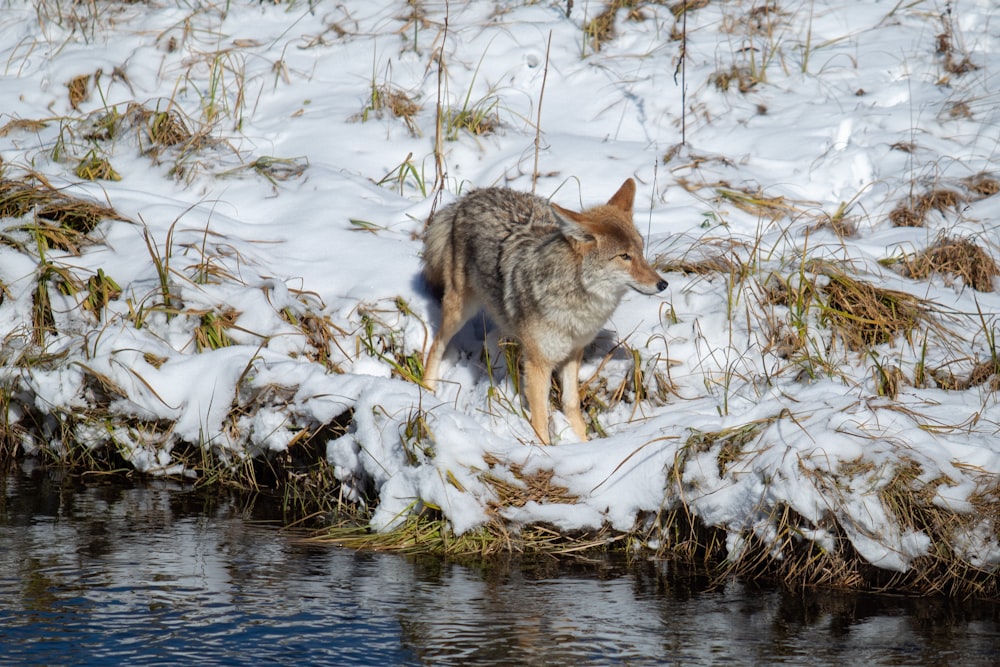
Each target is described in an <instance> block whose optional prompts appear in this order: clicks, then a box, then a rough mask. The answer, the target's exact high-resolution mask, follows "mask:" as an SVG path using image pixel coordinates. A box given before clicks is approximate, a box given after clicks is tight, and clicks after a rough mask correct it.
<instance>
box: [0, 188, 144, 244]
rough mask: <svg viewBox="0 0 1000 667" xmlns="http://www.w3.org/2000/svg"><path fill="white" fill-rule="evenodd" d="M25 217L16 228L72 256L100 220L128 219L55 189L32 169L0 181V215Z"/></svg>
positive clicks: (105, 207)
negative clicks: (29, 218) (29, 219)
mask: <svg viewBox="0 0 1000 667" xmlns="http://www.w3.org/2000/svg"><path fill="white" fill-rule="evenodd" d="M28 216H31V221H30V222H24V223H22V224H21V225H19V226H17V227H15V229H18V230H21V231H24V232H28V233H29V234H31V236H32V237H33V238H34V241H35V243H36V244H40V245H41V247H42V248H43V249H44V248H59V249H61V250H66V251H68V252H70V253H73V254H75V255H78V254H80V249H81V248H82V247H83V246H85V245H88V244H89V243H93V242H94V241H93V239H91V238H90V234H92V233H93V231H94V230H95V229H96V228H97V226H98V225H99V224H100V223H101V222H103V221H105V220H122V221H128V218H126V217H124V216H123V215H121V214H120V213H118V212H117V211H115V210H114V209H113V208H111V207H109V206H103V205H101V204H97V203H95V202H93V201H89V200H86V199H80V198H78V197H73V196H70V195H67V194H65V193H63V192H60V191H59V190H56V189H55V188H54V187H52V186H51V185H50V184H49V183H48V181H47V180H46V179H45V177H44V176H42V175H41V174H37V173H34V172H32V173H30V174H28V175H27V176H25V177H23V178H20V179H10V180H2V181H0V217H4V218H28ZM7 242H13V241H12V240H10V239H7Z"/></svg>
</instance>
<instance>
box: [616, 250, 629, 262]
mask: <svg viewBox="0 0 1000 667" xmlns="http://www.w3.org/2000/svg"><path fill="white" fill-rule="evenodd" d="M618 257H620V258H621V259H624V260H625V261H626V262H631V261H632V255H630V254H628V253H627V252H623V253H622V254H620V255H618Z"/></svg>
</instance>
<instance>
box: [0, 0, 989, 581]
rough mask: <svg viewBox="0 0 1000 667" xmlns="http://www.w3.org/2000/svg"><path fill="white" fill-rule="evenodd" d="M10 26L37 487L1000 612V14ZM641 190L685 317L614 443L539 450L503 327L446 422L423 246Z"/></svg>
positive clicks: (562, 7) (130, 20)
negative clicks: (303, 492)
mask: <svg viewBox="0 0 1000 667" xmlns="http://www.w3.org/2000/svg"><path fill="white" fill-rule="evenodd" d="M0 7H2V8H3V12H2V13H0V36H2V38H3V39H2V40H0V44H2V47H0V54H2V57H0V66H2V68H3V76H2V78H0V110H2V111H0V158H2V164H0V169H2V172H0V175H2V181H0V299H2V303H0V329H2V337H3V338H2V340H3V347H2V351H0V359H2V363H3V365H2V371H0V391H2V405H3V410H4V414H5V419H6V424H5V426H6V427H5V429H4V440H3V442H4V444H3V452H4V454H5V457H6V458H8V459H9V458H12V457H21V456H38V457H43V458H45V459H48V460H53V461H63V462H71V463H75V464H78V465H81V466H84V467H91V468H95V469H109V468H116V467H120V466H125V467H127V468H128V469H132V470H135V471H137V472H139V473H144V474H148V475H171V476H181V477H198V478H200V479H201V480H202V481H218V482H220V483H231V482H239V483H241V484H245V485H253V484H255V483H263V481H264V479H263V478H262V477H261V476H262V475H266V476H267V482H268V483H279V484H282V485H283V486H284V487H285V488H286V489H287V488H290V487H295V488H299V489H301V488H307V489H309V492H310V493H312V494H313V495H314V496H315V497H316V498H324V499H326V501H327V503H328V504H338V505H339V506H340V507H341V508H351V509H352V511H353V512H354V516H361V517H363V521H365V522H367V524H368V525H369V526H370V527H371V528H372V529H374V532H375V533H376V534H377V536H376V539H374V540H373V541H369V542H366V543H367V544H379V545H382V546H385V545H389V544H394V545H397V546H400V545H405V546H408V547H410V548H412V547H414V546H416V547H417V548H428V549H431V548H434V549H440V550H446V551H447V550H450V551H451V552H454V551H456V550H458V551H462V550H471V551H479V552H490V551H496V550H503V549H513V550H517V549H524V548H546V549H565V548H578V547H579V548H583V547H592V546H595V545H603V546H607V545H612V544H616V545H624V546H627V547H628V548H629V549H633V550H637V551H648V552H651V553H655V554H658V555H663V556H666V555H671V554H674V555H682V556H684V557H686V558H689V559H699V560H704V561H705V562H711V563H723V564H724V566H725V567H727V568H729V569H728V570H727V571H735V572H746V573H753V574H760V573H767V574H776V575H778V576H780V577H783V578H785V579H786V580H788V581H789V582H795V583H820V584H826V585H838V586H858V587H861V586H870V585H875V586H891V587H895V588H909V589H912V590H921V591H954V590H962V591H965V592H970V593H975V594H979V595H998V594H1000V588H998V586H997V584H996V576H995V573H996V568H997V566H998V565H1000V543H998V540H1000V538H998V530H1000V527H998V513H1000V512H998V510H1000V497H998V496H1000V482H998V479H1000V478H998V474H1000V445H998V444H997V442H998V440H997V433H998V430H1000V426H998V416H1000V408H998V407H997V390H998V388H1000V358H998V355H997V347H996V343H997V340H996V337H997V331H998V328H1000V318H998V316H1000V297H998V294H997V291H996V289H997V283H996V276H997V274H998V273H1000V272H998V270H997V268H996V264H995V263H994V260H993V258H994V257H996V255H997V252H998V243H1000V235H998V230H997V225H996V223H995V221H996V220H997V219H998V216H1000V196H998V195H997V192H998V189H1000V173H998V168H997V167H998V162H1000V146H998V143H1000V132H998V131H997V128H998V127H1000V93H998V84H1000V78H998V77H1000V73H998V68H1000V37H998V35H1000V32H998V26H1000V10H998V9H997V7H996V6H995V3H993V2H991V1H990V0H958V1H955V2H944V1H943V0H941V1H935V0H927V1H923V2H921V1H918V2H912V3H902V2H900V3H886V2H877V1H875V0H869V1H866V2H825V1H823V0H777V1H775V2H751V1H742V0H735V1H731V2H710V1H700V2H698V1H688V2H674V3H659V2H623V1H621V0H617V1H616V2H598V1H596V0H591V1H587V2H581V1H579V0H577V2H549V1H545V0H543V1H540V2H530V1H525V2H510V3H502V2H460V1H458V0H454V1H452V2H449V3H445V2H430V1H421V0H415V1H412V2H403V1H401V0H377V1H372V2H354V3H351V2H346V3H335V2H329V1H327V0H316V1H309V2H307V1H305V0H291V1H289V2H281V3H269V2H265V3H260V2H225V3H223V2H217V3H213V2H170V1H168V0H146V1H142V2H69V1H67V0H38V1H36V2H33V3H27V2H20V1H17V0H0ZM543 83H544V88H543ZM536 138H537V141H536ZM628 177H632V178H635V179H636V180H637V181H638V182H639V184H640V196H639V199H638V200H637V207H636V212H635V219H636V223H637V226H638V227H639V228H640V230H641V231H642V232H643V233H644V235H645V236H646V237H647V247H648V251H649V255H650V257H651V259H652V260H653V261H654V263H655V264H656V265H657V266H658V267H659V268H660V269H661V271H663V272H664V275H665V277H666V278H667V279H668V280H669V282H670V287H669V288H668V290H667V291H665V292H664V293H663V294H662V295H659V296H656V297H645V296H641V295H638V294H635V295H631V296H629V297H627V298H626V300H625V302H624V303H623V304H622V306H621V307H620V308H619V310H618V311H617V312H616V313H615V315H614V316H613V317H612V319H611V320H610V321H609V322H608V325H607V328H606V332H605V334H602V336H600V337H599V338H598V340H597V341H596V342H595V344H594V345H593V346H592V349H591V350H590V351H589V352H588V354H587V356H586V358H585V360H584V367H583V372H582V376H583V377H584V388H583V394H584V407H585V409H586V412H587V413H588V416H589V418H590V420H591V427H592V432H593V436H594V437H592V439H591V440H590V441H589V442H586V443H581V442H575V441H574V439H573V437H572V435H571V433H572V431H571V430H570V429H569V428H568V425H567V424H566V423H565V421H564V420H563V419H562V417H561V415H560V414H556V415H555V417H554V424H553V428H554V430H555V431H556V432H557V433H558V434H559V436H558V437H557V438H556V441H555V444H554V445H553V446H550V447H541V446H539V445H537V444H535V443H533V437H532V436H533V433H532V430H531V427H530V426H529V424H528V423H527V421H526V419H525V414H524V410H523V408H522V405H521V401H520V399H519V397H518V387H519V381H520V380H519V373H518V371H517V360H518V352H517V348H516V346H515V345H511V344H508V343H507V342H505V341H501V340H498V337H497V335H496V333H495V332H494V331H493V330H492V329H491V328H490V327H489V326H488V324H487V323H484V322H483V321H482V320H479V321H474V322H473V323H472V324H470V325H469V326H468V327H467V328H466V330H465V331H464V332H462V333H461V334H460V335H459V336H458V337H456V340H455V341H454V343H453V345H452V348H451V350H450V351H449V353H448V355H447V356H446V358H445V366H444V374H445V377H444V381H443V382H442V386H441V387H440V388H439V390H438V392H437V393H436V394H431V393H429V392H427V391H426V390H425V389H423V388H422V387H421V386H420V384H419V380H420V376H421V373H422V360H423V357H424V354H425V353H426V350H427V348H428V347H429V343H430V339H431V336H432V334H433V331H434V330H435V328H436V326H437V317H438V315H439V308H438V304H437V303H436V302H435V300H434V298H433V296H432V295H431V294H430V293H429V291H428V290H427V289H425V286H424V284H423V282H422V279H421V277H420V258H419V255H420V249H421V245H420V235H421V233H422V230H423V226H424V222H425V220H426V219H427V217H428V215H429V213H430V212H431V211H432V210H434V209H435V208H436V207H438V206H440V205H443V204H444V203H446V202H448V201H451V200H452V199H453V198H454V197H455V196H458V195H460V194H461V193H463V192H467V191H469V190H470V189H471V188H473V187H482V186H489V185H506V186H510V187H514V188H518V189H522V190H532V189H534V190H536V191H537V193H538V194H541V195H543V196H551V197H552V198H553V200H554V201H557V202H558V203H560V204H562V205H564V206H568V207H576V208H579V207H582V206H584V205H589V204H594V203H599V202H602V201H604V200H606V199H607V197H609V196H610V195H611V194H612V193H613V192H614V191H615V190H616V189H617V187H618V186H619V185H620V184H621V182H622V181H623V180H624V179H625V178H628ZM333 537H335V538H336V539H343V535H341V534H339V533H335V534H333ZM463 540H464V542H463Z"/></svg>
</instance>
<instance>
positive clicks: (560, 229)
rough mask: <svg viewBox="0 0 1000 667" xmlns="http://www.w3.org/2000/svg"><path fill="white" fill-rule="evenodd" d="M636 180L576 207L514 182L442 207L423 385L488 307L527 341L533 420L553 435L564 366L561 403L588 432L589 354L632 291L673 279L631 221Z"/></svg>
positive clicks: (543, 433)
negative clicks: (650, 257) (556, 383)
mask: <svg viewBox="0 0 1000 667" xmlns="http://www.w3.org/2000/svg"><path fill="white" fill-rule="evenodd" d="M634 201H635V181H633V180H632V179H628V180H626V181H625V183H624V184H623V185H622V186H621V188H619V189H618V192H616V193H615V194H614V196H612V197H611V199H610V200H608V203H607V204H604V205H601V206H596V207H594V208H591V209H588V210H586V211H583V212H582V213H577V212H575V211H570V210H567V209H565V208H562V207H561V206H557V205H555V204H550V203H549V202H547V201H545V200H544V199H541V198H539V197H536V196H534V195H529V194H526V193H523V192H517V191H514V190H509V189H506V188H487V189H484V190H476V191H473V192H471V193H469V194H468V195H466V196H465V197H463V198H462V199H460V200H458V201H457V202H455V203H453V204H451V205H449V206H447V207H445V208H443V209H442V210H441V211H439V212H438V213H436V214H435V215H434V217H433V218H432V219H431V221H430V225H429V226H428V228H427V232H426V236H425V238H424V275H425V276H426V278H427V281H428V282H429V283H430V284H431V285H433V286H435V287H438V288H440V289H441V290H442V291H443V296H442V300H441V326H440V328H439V329H438V332H437V336H436V337H435V339H434V342H433V344H432V345H431V349H430V353H429V354H428V357H427V364H426V367H425V371H424V384H425V385H426V386H428V387H429V388H431V389H433V388H434V387H435V386H436V383H437V381H438V380H439V379H440V366H441V358H442V356H443V355H444V351H445V348H446V347H447V345H448V341H450V340H451V338H452V336H454V335H455V334H456V333H457V332H458V330H459V329H461V328H462V325H463V324H465V322H466V321H467V320H468V319H469V318H470V317H471V316H472V315H474V314H475V312H476V310H477V309H478V308H479V306H480V305H481V306H483V307H485V309H486V312H487V313H488V314H489V315H490V317H491V318H492V319H493V321H494V322H496V323H497V324H498V325H499V326H500V327H501V329H502V330H503V331H504V332H505V333H507V334H509V335H511V336H514V337H516V338H517V339H518V340H519V341H521V345H522V348H523V353H524V372H525V395H526V396H527V399H528V408H529V409H530V411H531V425H532V426H533V427H534V429H535V431H536V433H537V434H538V437H539V438H540V439H541V441H542V442H543V443H548V442H549V425H548V424H549V410H548V403H549V385H550V382H551V378H552V373H553V371H555V370H556V369H557V368H558V369H560V382H561V384H562V408H563V412H564V413H565V415H566V418H567V419H568V420H569V423H570V425H571V426H572V427H573V430H574V431H575V432H576V433H577V435H579V436H580V438H582V439H586V437H587V434H586V425H585V424H584V421H583V413H582V412H581V411H580V380H579V372H580V360H581V359H582V357H583V349H584V348H585V347H586V346H587V345H588V344H589V343H590V342H591V341H592V340H593V339H594V337H595V336H596V335H597V332H598V331H600V329H601V327H602V326H604V323H605V322H607V320H608V318H609V317H610V316H611V313H612V312H613V311H614V309H615V308H616V307H617V306H618V303H619V302H620V301H621V298H622V295H623V294H624V293H625V291H626V290H627V289H628V288H632V289H634V290H636V291H638V292H641V293H643V294H656V293H657V292H659V291H661V290H663V289H664V288H665V287H666V286H667V282H666V281H665V280H664V279H663V278H662V277H660V275H659V274H658V273H657V272H656V271H655V270H654V269H653V267H651V266H650V265H649V263H648V262H647V261H646V260H645V258H644V256H643V249H642V236H640V234H639V232H638V230H636V228H635V225H634V224H633V222H632V205H633V203H634Z"/></svg>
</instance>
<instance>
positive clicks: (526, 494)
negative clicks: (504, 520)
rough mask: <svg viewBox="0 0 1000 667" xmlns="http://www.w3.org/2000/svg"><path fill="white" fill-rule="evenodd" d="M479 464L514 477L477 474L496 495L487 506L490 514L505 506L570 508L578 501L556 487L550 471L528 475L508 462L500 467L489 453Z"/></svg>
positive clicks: (489, 473) (518, 466)
mask: <svg viewBox="0 0 1000 667" xmlns="http://www.w3.org/2000/svg"><path fill="white" fill-rule="evenodd" d="M483 461H484V462H485V463H486V465H487V466H489V468H490V470H491V471H492V470H493V469H495V468H496V467H497V466H501V467H503V468H505V469H506V470H509V471H510V473H511V474H512V475H513V476H514V480H510V479H504V478H503V477H500V476H499V475H498V474H496V473H494V472H484V473H482V475H480V478H481V479H482V480H483V481H484V482H486V483H487V484H488V485H489V486H490V487H491V488H492V489H493V491H494V493H495V494H496V500H492V501H490V503H489V506H490V509H491V511H492V512H493V513H494V515H496V514H497V513H498V512H499V511H501V510H502V509H503V508H505V507H524V506H525V505H527V504H528V503H529V502H535V503H559V504H569V505H572V504H574V503H576V502H577V500H579V498H578V497H577V496H575V495H573V494H571V493H570V492H569V490H568V489H567V488H566V487H565V486H559V485H558V484H556V483H554V482H553V481H552V479H553V476H554V474H555V473H553V472H552V471H551V470H539V471H537V472H534V473H531V474H528V473H525V472H524V468H523V466H520V465H518V464H516V463H510V462H508V463H506V464H505V465H503V462H502V461H500V459H498V458H496V457H495V456H492V455H490V454H487V455H486V456H484V457H483ZM515 480H516V481H515Z"/></svg>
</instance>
